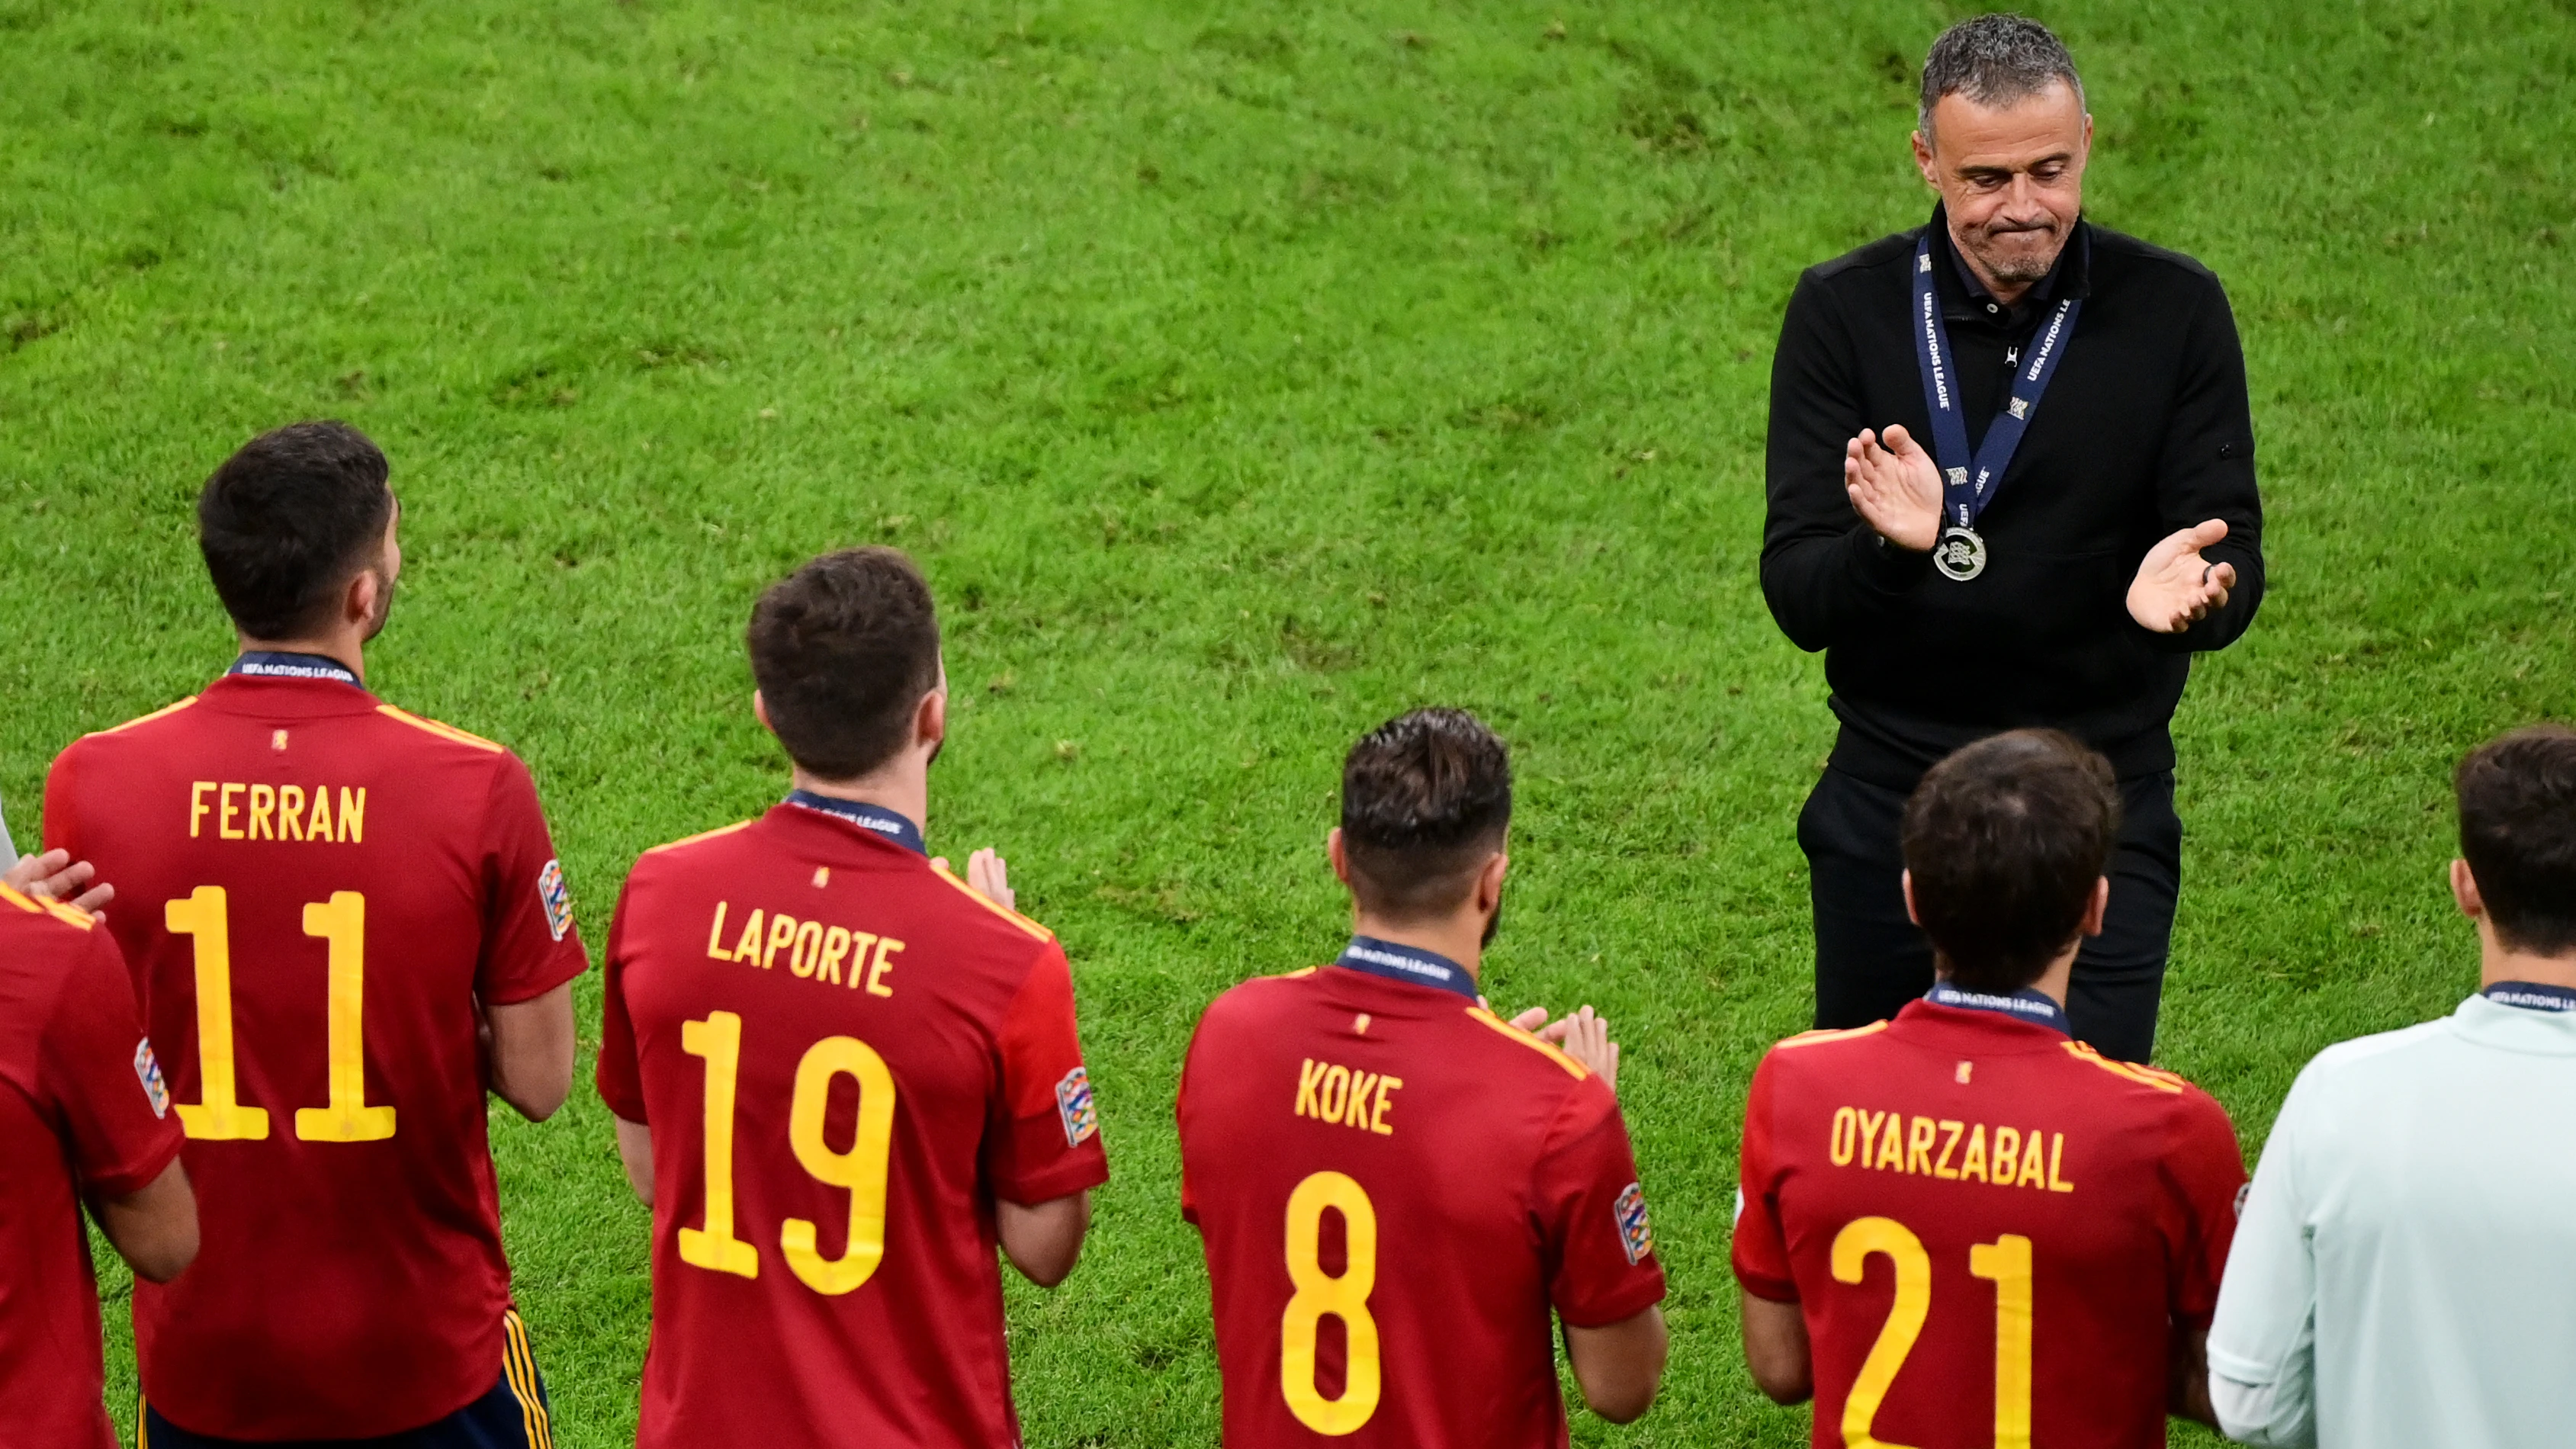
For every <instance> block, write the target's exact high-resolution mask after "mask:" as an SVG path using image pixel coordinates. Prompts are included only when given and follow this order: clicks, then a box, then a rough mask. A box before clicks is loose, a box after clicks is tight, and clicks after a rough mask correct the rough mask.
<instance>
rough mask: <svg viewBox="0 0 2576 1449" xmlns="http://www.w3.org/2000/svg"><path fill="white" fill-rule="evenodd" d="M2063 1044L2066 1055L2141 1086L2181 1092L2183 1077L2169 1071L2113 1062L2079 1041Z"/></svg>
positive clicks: (2160, 1090) (2162, 1090)
mask: <svg viewBox="0 0 2576 1449" xmlns="http://www.w3.org/2000/svg"><path fill="white" fill-rule="evenodd" d="M2065 1045H2066V1054H2067V1055H2068V1056H2071V1057H2073V1058H2075V1059H2076V1060H2077V1061H2079V1062H2090V1063H2092V1064H2093V1065H2094V1066H2097V1067H2100V1068H2101V1069H2102V1070H2104V1071H2106V1072H2109V1073H2110V1074H2111V1075H2113V1076H2115V1077H2126V1078H2128V1079H2129V1080H2130V1081H2133V1082H2136V1083H2139V1084H2140V1085H2142V1086H2149V1087H2153V1088H2155V1089H2156V1090H2157V1091H2159V1092H2172V1093H2175V1094H2177V1095H2179V1094H2180V1093H2181V1092H2182V1089H2183V1079H2182V1078H2180V1077H2177V1076H2174V1075H2173V1074H2171V1073H2169V1072H2160V1071H2157V1070H2155V1069H2154V1068H2152V1067H2133V1066H2131V1065H2129V1064H2128V1063H2127V1062H2115V1061H2113V1060H2111V1059H2110V1058H2109V1057H2106V1056H2104V1055H2102V1054H2101V1053H2100V1052H2097V1051H2095V1050H2093V1049H2092V1048H2091V1047H2089V1046H2086V1045H2085V1044H2084V1043H2082V1042H2080V1041H2071V1042H2067V1043H2066V1044H2065Z"/></svg>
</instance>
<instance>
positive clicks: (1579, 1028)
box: [1512, 1006, 1619, 1092]
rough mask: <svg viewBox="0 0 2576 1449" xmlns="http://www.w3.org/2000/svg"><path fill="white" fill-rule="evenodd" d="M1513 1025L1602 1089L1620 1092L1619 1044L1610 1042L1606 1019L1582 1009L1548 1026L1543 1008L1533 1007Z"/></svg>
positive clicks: (1513, 1020)
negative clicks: (1590, 1076) (1578, 1064)
mask: <svg viewBox="0 0 2576 1449" xmlns="http://www.w3.org/2000/svg"><path fill="white" fill-rule="evenodd" d="M1512 1025H1514V1026H1516V1027H1519V1028H1520V1029H1521V1030H1523V1031H1525V1032H1528V1033H1529V1034H1530V1035H1532V1036H1535V1037H1537V1038H1538V1039H1539V1040H1540V1041H1543V1042H1546V1043H1547V1044H1548V1045H1550V1046H1553V1047H1555V1048H1556V1049H1557V1050H1559V1051H1561V1052H1564V1053H1565V1054H1566V1055H1567V1056H1570V1057H1572V1058H1574V1059H1575V1060H1576V1061H1578V1062H1581V1063H1582V1064H1583V1066H1584V1070H1586V1071H1589V1072H1592V1073H1594V1074H1595V1075H1597V1076H1599V1077H1600V1078H1601V1085H1603V1086H1605V1087H1608V1088H1610V1089H1611V1090H1612V1091H1614V1092H1615V1091H1617V1090H1618V1089H1619V1044H1618V1043H1617V1042H1615V1041H1612V1040H1611V1039H1610V1019H1609V1018H1608V1017H1606V1016H1602V1015H1600V1014H1599V1013H1597V1012H1595V1011H1594V1010H1593V1009H1592V1008H1591V1007H1588V1006H1585V1007H1580V1008H1577V1009H1576V1010H1575V1011H1574V1013H1573V1014H1572V1015H1569V1016H1567V1017H1566V1018H1565V1019H1564V1020H1563V1021H1557V1022H1550V1021H1549V1020H1548V1019H1547V1008H1546V1007H1544V1006H1533V1007H1531V1008H1530V1009H1529V1010H1527V1011H1524V1012H1522V1013H1521V1014H1520V1015H1518V1016H1515V1017H1513V1018H1512Z"/></svg>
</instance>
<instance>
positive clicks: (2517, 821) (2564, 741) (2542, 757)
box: [2453, 724, 2576, 956]
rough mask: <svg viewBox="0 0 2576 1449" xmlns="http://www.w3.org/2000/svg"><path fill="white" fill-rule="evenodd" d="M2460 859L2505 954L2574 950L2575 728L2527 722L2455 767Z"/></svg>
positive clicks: (2483, 746) (2575, 933) (2575, 916)
mask: <svg viewBox="0 0 2576 1449" xmlns="http://www.w3.org/2000/svg"><path fill="white" fill-rule="evenodd" d="M2453 784H2454V788H2455V789H2456V790H2457V791H2458V794H2459V799H2460V858H2461V859H2463V860H2465V861H2467V862H2468V863H2469V874H2470V875H2472V876H2475V877H2477V882H2478V895H2479V897H2480V898H2481V899H2482V900H2484V901H2485V902H2486V908H2487V920H2488V921H2489V922H2491V923H2492V924H2493V925H2494V926H2495V933H2496V940H2497V941H2499V942H2501V943H2502V944H2503V945H2504V946H2505V948H2506V949H2508V950H2513V951H2529V952H2532V953H2534V954H2536V955H2541V956H2564V955H2567V954H2569V953H2570V952H2576V730H2571V729H2569V728H2568V727H2567V726H2565V725H2557V724H2544V725H2533V726H2531V727H2529V728H2527V729H2519V730H2515V731H2514V732H2513V733H2511V734H2509V735H2505V736H2503V737H2501V738H2498V739H2494V740H2489V741H2488V742H2487V743H2485V744H2483V745H2480V746H2478V747H2477V748H2476V749H2474V750H2472V751H2470V752H2469V757H2468V758H2467V759H2465V760H2462V761H2460V770H2459V774H2458V775H2457V776H2455V777H2454V781H2453Z"/></svg>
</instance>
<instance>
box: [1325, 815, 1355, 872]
mask: <svg viewBox="0 0 2576 1449" xmlns="http://www.w3.org/2000/svg"><path fill="white" fill-rule="evenodd" d="M1324 858H1325V859H1326V860H1329V861H1331V862H1332V863H1333V879H1335V880H1337V881H1340V882H1341V883H1342V884H1344V885H1349V884H1350V883H1351V857H1350V854H1349V853H1348V852H1347V851H1345V850H1343V849H1342V827H1340V826H1338V825H1336V826H1334V827H1333V828H1332V829H1330V830H1328V831H1326V832H1324Z"/></svg>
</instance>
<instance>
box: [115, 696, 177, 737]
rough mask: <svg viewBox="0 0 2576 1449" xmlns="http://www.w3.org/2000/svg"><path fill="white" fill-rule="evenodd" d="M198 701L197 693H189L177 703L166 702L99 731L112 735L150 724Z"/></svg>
mask: <svg viewBox="0 0 2576 1449" xmlns="http://www.w3.org/2000/svg"><path fill="white" fill-rule="evenodd" d="M196 702H197V697H196V696H195V695H193V694H192V695H189V696H188V697H187V698H186V699H183V700H180V701H179V702H178V703H176V704H165V705H163V706H161V707H160V708H159V709H156V710H154V711H152V712H151V713H150V714H146V715H137V716H136V717H134V718H133V719H130V720H127V721H126V722H125V723H123V724H121V725H110V726H108V727H107V728H106V729H103V730H100V731H99V733H100V734H103V735H112V734H115V733H116V732H117V731H119V730H130V729H132V728H134V727H135V726H136V725H143V724H150V723H152V722H153V721H154V720H156V719H159V718H161V717H162V716H163V715H165V714H177V713H178V712H179V711H181V710H183V709H186V708H187V707H188V706H190V705H192V704H195V703H196Z"/></svg>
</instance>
